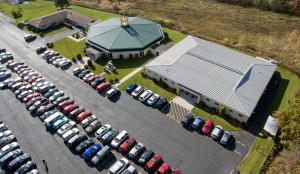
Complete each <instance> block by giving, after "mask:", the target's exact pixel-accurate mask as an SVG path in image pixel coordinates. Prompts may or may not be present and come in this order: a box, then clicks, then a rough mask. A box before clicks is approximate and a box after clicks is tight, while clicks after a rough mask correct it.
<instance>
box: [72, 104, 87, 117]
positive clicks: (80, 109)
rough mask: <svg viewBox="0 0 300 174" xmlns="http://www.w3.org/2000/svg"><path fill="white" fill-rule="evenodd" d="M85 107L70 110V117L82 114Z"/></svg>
mask: <svg viewBox="0 0 300 174" xmlns="http://www.w3.org/2000/svg"><path fill="white" fill-rule="evenodd" d="M84 110H85V109H84V108H83V107H79V108H77V109H74V110H73V111H71V112H70V114H69V118H71V119H74V118H76V117H77V116H78V114H80V113H81V112H83V111H84Z"/></svg>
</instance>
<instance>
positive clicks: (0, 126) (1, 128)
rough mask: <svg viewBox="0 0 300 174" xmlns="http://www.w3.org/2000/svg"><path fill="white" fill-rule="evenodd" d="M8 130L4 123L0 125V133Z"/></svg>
mask: <svg viewBox="0 0 300 174" xmlns="http://www.w3.org/2000/svg"><path fill="white" fill-rule="evenodd" d="M6 130H7V126H6V124H4V123H0V132H4V131H6Z"/></svg>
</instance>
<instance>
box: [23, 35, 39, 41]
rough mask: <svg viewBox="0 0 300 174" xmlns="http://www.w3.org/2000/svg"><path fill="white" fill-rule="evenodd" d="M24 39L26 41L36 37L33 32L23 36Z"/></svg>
mask: <svg viewBox="0 0 300 174" xmlns="http://www.w3.org/2000/svg"><path fill="white" fill-rule="evenodd" d="M24 39H25V41H26V42H30V41H32V40H34V39H36V36H35V35H34V34H28V35H25V36H24Z"/></svg>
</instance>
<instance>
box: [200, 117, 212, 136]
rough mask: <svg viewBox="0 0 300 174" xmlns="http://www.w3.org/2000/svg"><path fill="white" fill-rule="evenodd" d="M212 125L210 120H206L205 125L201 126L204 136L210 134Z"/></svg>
mask: <svg viewBox="0 0 300 174" xmlns="http://www.w3.org/2000/svg"><path fill="white" fill-rule="evenodd" d="M213 125H214V123H213V121H212V120H210V119H209V120H207V121H206V122H205V125H204V126H203V128H202V132H203V133H204V134H208V133H209V132H210V130H211V128H212V126H213Z"/></svg>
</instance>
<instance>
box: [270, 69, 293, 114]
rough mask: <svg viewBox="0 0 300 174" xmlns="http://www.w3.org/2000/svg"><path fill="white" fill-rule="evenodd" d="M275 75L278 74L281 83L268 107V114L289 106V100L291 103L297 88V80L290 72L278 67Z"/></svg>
mask: <svg viewBox="0 0 300 174" xmlns="http://www.w3.org/2000/svg"><path fill="white" fill-rule="evenodd" d="M276 73H280V76H281V82H280V86H279V88H278V90H277V92H276V95H275V97H274V98H273V101H272V103H271V106H270V107H269V112H270V113H272V112H273V111H276V110H282V109H285V108H286V107H287V106H288V105H289V100H290V101H292V100H293V99H294V97H295V94H296V91H297V89H298V88H299V79H298V77H297V75H295V74H293V73H292V72H291V71H289V70H287V69H285V68H283V67H278V68H277V70H276Z"/></svg>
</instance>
